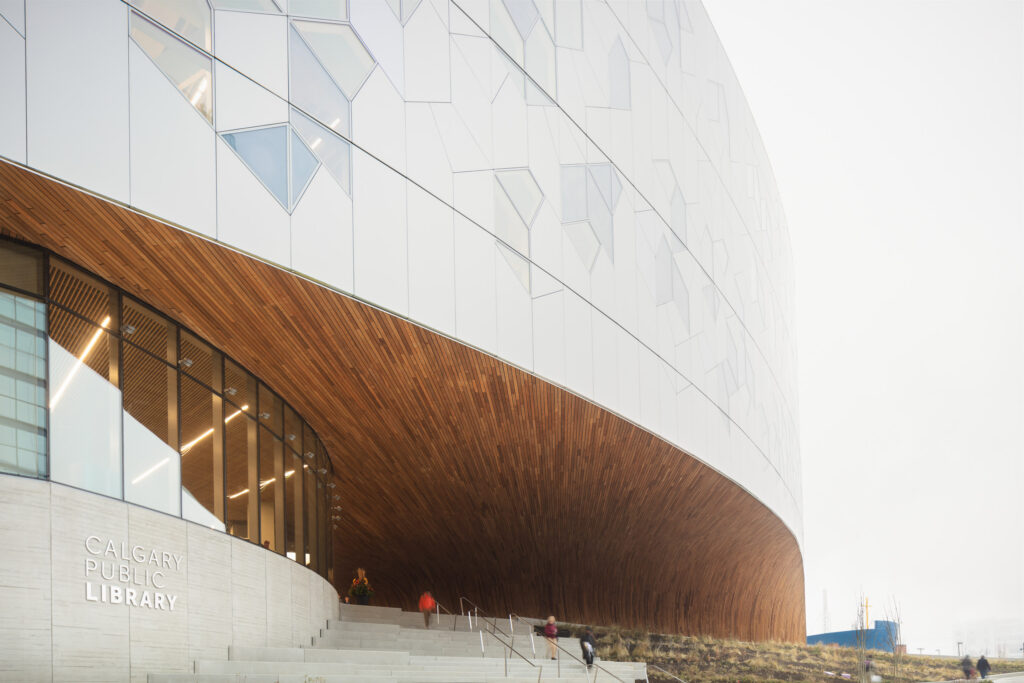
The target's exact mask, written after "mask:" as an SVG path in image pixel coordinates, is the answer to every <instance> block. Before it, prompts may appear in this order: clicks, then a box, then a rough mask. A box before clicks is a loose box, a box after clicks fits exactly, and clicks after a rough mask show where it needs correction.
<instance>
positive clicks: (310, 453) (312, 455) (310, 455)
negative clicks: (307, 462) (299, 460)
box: [306, 451, 316, 460]
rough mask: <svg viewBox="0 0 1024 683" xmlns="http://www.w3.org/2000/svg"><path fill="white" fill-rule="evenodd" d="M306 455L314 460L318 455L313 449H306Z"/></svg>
mask: <svg viewBox="0 0 1024 683" xmlns="http://www.w3.org/2000/svg"><path fill="white" fill-rule="evenodd" d="M306 457H307V458H309V459H311V460H312V459H313V458H314V457H316V454H315V453H313V451H306Z"/></svg>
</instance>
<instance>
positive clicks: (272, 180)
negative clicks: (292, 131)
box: [221, 125, 288, 209]
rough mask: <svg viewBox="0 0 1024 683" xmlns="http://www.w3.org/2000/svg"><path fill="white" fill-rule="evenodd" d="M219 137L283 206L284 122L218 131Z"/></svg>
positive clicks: (285, 201) (285, 203)
mask: <svg viewBox="0 0 1024 683" xmlns="http://www.w3.org/2000/svg"><path fill="white" fill-rule="evenodd" d="M221 137H222V138H224V142H226V143H228V144H229V145H231V148H232V149H233V150H235V152H237V153H238V156H239V158H240V159H241V160H242V161H243V162H244V163H245V165H246V166H248V167H249V170H250V171H252V172H253V175H255V176H256V177H257V178H259V179H260V182H262V183H263V184H264V185H265V186H266V188H267V189H268V190H270V193H271V194H272V195H274V197H275V198H276V199H277V201H278V202H280V203H281V206H283V207H285V208H286V209H287V208H288V175H287V170H286V169H287V168H288V126H283V125H282V126H272V127H270V128H257V129H256V130H242V131H237V132H235V133H222V134H221Z"/></svg>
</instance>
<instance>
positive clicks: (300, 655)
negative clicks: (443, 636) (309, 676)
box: [228, 647, 409, 664]
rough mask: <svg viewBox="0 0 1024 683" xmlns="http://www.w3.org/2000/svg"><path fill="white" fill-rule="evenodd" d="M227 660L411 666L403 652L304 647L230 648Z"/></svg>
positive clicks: (407, 656) (406, 653)
mask: <svg viewBox="0 0 1024 683" xmlns="http://www.w3.org/2000/svg"><path fill="white" fill-rule="evenodd" d="M228 660H229V661H235V662H248V661H255V662H346V663H352V664H356V663H361V662H362V663H368V664H408V663H409V653H408V652H406V651H401V650H369V649H352V650H326V649H324V650H320V649H314V648H301V647H230V648H228Z"/></svg>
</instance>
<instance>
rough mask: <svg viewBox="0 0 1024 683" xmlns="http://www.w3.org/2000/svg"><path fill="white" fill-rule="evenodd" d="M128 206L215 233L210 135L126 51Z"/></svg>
mask: <svg viewBox="0 0 1024 683" xmlns="http://www.w3.org/2000/svg"><path fill="white" fill-rule="evenodd" d="M128 51H129V67H130V68H129V71H130V79H131V91H130V92H131V100H130V105H131V128H130V131H131V180H132V184H131V203H132V205H133V206H137V207H138V208H140V209H142V210H144V211H146V212H148V213H152V214H154V215H157V216H160V217H161V218H164V219H166V220H168V221H171V222H172V223H176V224H178V225H181V226H184V227H187V228H188V229H190V230H194V231H196V232H200V233H202V234H204V235H208V236H210V237H213V236H215V235H216V234H217V200H216V192H217V182H216V181H217V173H216V147H215V144H214V133H213V129H212V128H211V127H210V124H209V123H208V122H207V121H206V119H205V118H203V116H202V114H200V113H199V112H198V111H197V110H196V109H195V107H193V106H192V105H190V104H189V103H188V100H186V99H185V98H184V97H182V96H181V93H180V92H178V90H177V88H175V87H174V85H173V84H172V83H171V82H170V81H169V80H168V79H167V77H166V76H164V74H163V73H161V72H160V70H159V69H158V68H157V67H156V66H155V65H154V64H153V62H152V61H151V60H150V59H149V58H148V57H147V56H146V55H145V53H143V51H142V50H141V49H140V48H139V47H138V45H136V44H135V43H134V42H132V43H131V44H130V45H129V46H128Z"/></svg>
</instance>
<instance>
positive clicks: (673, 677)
mask: <svg viewBox="0 0 1024 683" xmlns="http://www.w3.org/2000/svg"><path fill="white" fill-rule="evenodd" d="M647 668H648V669H657V670H658V671H660V672H661V673H663V674H665V675H666V676H668V677H669V678H672V679H675V680H677V681H679V683H686V681H684V680H683V679H681V678H680V677H679V676H676V675H675V674H673V673H672V672H670V671H665V670H664V669H662V668H661V667H660V666H658V665H657V664H648V665H647ZM647 680H650V678H648V679H647Z"/></svg>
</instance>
